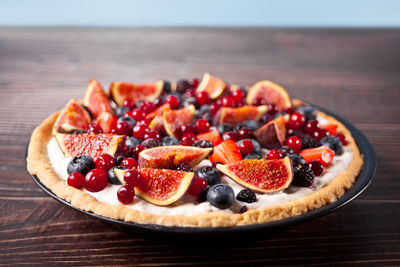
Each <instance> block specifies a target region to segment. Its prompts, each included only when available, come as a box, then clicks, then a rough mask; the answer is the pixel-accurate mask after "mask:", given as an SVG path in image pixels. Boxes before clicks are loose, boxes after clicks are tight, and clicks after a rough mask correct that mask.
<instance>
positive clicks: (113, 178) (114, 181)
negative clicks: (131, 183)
mask: <svg viewBox="0 0 400 267" xmlns="http://www.w3.org/2000/svg"><path fill="white" fill-rule="evenodd" d="M114 169H118V170H126V169H127V167H125V166H114V167H112V168H111V169H109V170H108V173H107V174H108V181H109V182H110V183H112V184H117V185H120V184H122V183H121V181H120V180H119V179H118V177H117V175H116V174H115V172H114Z"/></svg>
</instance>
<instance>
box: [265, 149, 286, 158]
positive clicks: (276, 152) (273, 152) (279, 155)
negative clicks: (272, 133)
mask: <svg viewBox="0 0 400 267" xmlns="http://www.w3.org/2000/svg"><path fill="white" fill-rule="evenodd" d="M281 158H283V154H282V152H281V151H280V150H279V149H277V148H274V149H271V150H270V151H269V152H268V154H267V159H269V160H271V159H281Z"/></svg>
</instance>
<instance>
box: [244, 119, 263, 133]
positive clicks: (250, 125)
mask: <svg viewBox="0 0 400 267" xmlns="http://www.w3.org/2000/svg"><path fill="white" fill-rule="evenodd" d="M243 123H244V124H245V125H246V127H247V128H249V129H250V130H252V131H255V130H257V129H258V128H260V123H259V122H258V121H255V120H247V121H244V122H243Z"/></svg>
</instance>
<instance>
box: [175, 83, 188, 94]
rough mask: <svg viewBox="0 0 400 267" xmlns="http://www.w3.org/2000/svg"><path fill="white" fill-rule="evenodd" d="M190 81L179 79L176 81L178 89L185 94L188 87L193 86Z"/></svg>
mask: <svg viewBox="0 0 400 267" xmlns="http://www.w3.org/2000/svg"><path fill="white" fill-rule="evenodd" d="M191 87H192V86H191V85H190V82H189V81H188V80H179V81H178V82H177V83H176V91H177V92H178V93H180V94H183V93H184V92H185V91H186V90H187V89H189V88H191Z"/></svg>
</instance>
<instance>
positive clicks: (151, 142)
mask: <svg viewBox="0 0 400 267" xmlns="http://www.w3.org/2000/svg"><path fill="white" fill-rule="evenodd" d="M142 145H144V146H145V147H146V148H152V147H158V146H161V142H160V141H159V140H158V139H156V138H149V139H146V140H144V141H143V143H142Z"/></svg>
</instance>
